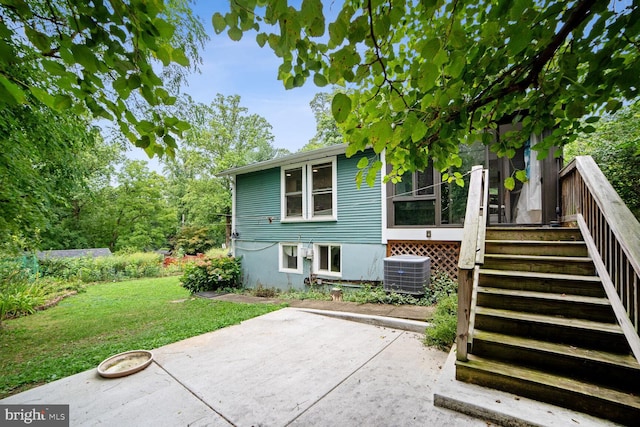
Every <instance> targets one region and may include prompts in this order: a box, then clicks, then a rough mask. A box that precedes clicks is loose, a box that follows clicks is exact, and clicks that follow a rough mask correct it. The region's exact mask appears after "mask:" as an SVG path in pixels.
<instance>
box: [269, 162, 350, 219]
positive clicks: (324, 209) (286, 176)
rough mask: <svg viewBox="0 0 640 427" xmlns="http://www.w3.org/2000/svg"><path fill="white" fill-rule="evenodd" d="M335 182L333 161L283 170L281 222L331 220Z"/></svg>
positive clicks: (334, 211)
mask: <svg viewBox="0 0 640 427" xmlns="http://www.w3.org/2000/svg"><path fill="white" fill-rule="evenodd" d="M336 182H337V181H336V159H335V158H333V159H331V160H326V159H323V160H321V161H315V162H307V163H304V164H298V165H292V166H287V167H283V168H282V202H281V203H282V220H283V221H285V222H286V221H327V220H335V219H336V218H337V212H336V204H337V194H336Z"/></svg>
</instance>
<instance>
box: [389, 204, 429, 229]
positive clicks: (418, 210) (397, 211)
mask: <svg viewBox="0 0 640 427" xmlns="http://www.w3.org/2000/svg"><path fill="white" fill-rule="evenodd" d="M393 209H394V217H395V223H396V225H434V224H435V223H436V201H435V200H433V199H432V200H407V201H394V202H393Z"/></svg>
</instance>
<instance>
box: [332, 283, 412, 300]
mask: <svg viewBox="0 0 640 427" xmlns="http://www.w3.org/2000/svg"><path fill="white" fill-rule="evenodd" d="M343 299H344V301H350V302H357V303H358V304H366V303H371V304H393V305H402V304H412V305H421V303H420V300H419V299H418V298H416V297H414V296H413V295H408V294H402V293H396V292H387V291H386V290H385V289H384V288H383V287H382V286H373V285H370V284H366V285H364V286H363V287H361V288H360V289H357V290H354V291H346V292H345V293H344V294H343Z"/></svg>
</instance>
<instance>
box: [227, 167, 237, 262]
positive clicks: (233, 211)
mask: <svg viewBox="0 0 640 427" xmlns="http://www.w3.org/2000/svg"><path fill="white" fill-rule="evenodd" d="M230 184H231V227H230V228H231V229H230V230H229V229H228V228H227V238H228V239H229V238H230V239H229V240H230V241H229V248H230V251H229V253H230V254H231V255H232V256H234V257H235V256H236V237H235V236H236V227H237V226H238V225H237V223H236V175H232V176H231V183H230ZM227 218H228V217H227ZM232 230H233V231H232Z"/></svg>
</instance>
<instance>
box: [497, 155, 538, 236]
mask: <svg viewBox="0 0 640 427" xmlns="http://www.w3.org/2000/svg"><path fill="white" fill-rule="evenodd" d="M515 170H527V171H528V176H529V177H530V181H529V182H527V183H525V184H523V183H522V182H520V181H518V180H516V185H515V187H514V189H513V190H507V189H506V188H505V187H504V180H505V179H506V178H508V177H510V176H514V171H515ZM541 183H542V180H541V177H540V162H539V161H538V160H537V159H536V154H535V152H531V151H530V150H529V147H528V146H526V147H521V148H519V149H518V150H517V151H516V154H515V156H514V157H513V158H512V159H507V158H498V157H497V156H496V154H495V153H492V152H489V223H490V224H517V223H519V224H540V223H541V222H542V215H541V213H542V188H541Z"/></svg>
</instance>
